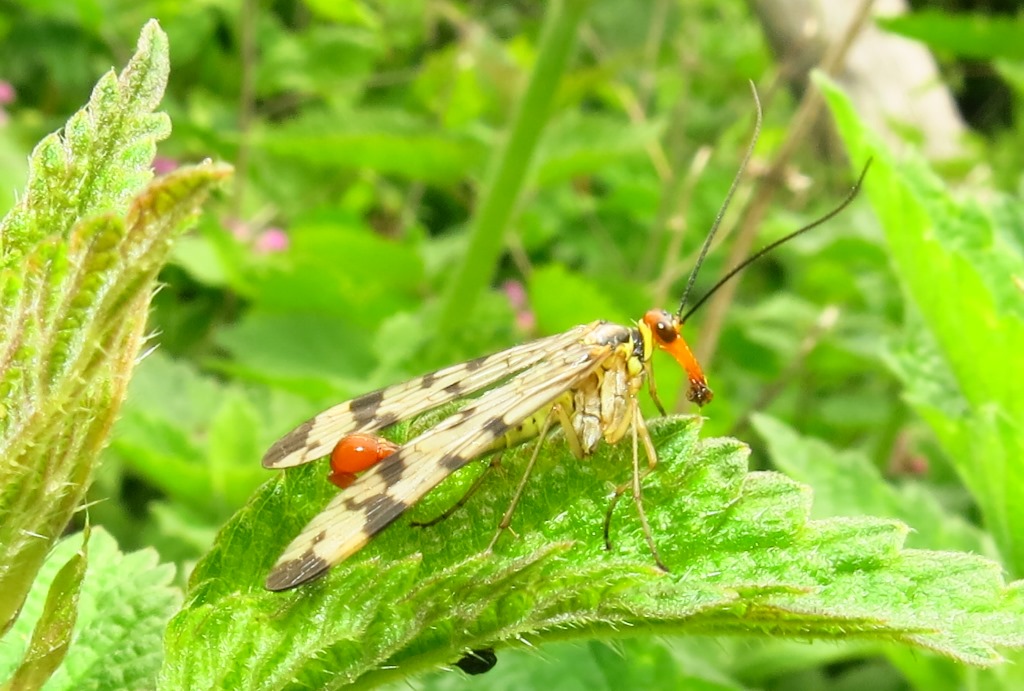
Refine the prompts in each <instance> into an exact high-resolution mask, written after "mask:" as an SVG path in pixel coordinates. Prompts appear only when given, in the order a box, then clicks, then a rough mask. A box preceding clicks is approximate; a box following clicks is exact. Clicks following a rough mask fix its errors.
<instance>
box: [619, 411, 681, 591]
mask: <svg viewBox="0 0 1024 691" xmlns="http://www.w3.org/2000/svg"><path fill="white" fill-rule="evenodd" d="M630 427H631V428H632V432H633V477H632V479H631V480H630V481H628V482H624V483H623V484H621V485H619V486H618V487H616V488H615V493H614V495H612V500H611V502H609V504H608V511H607V513H605V515H604V548H605V549H606V550H611V548H612V539H611V526H612V513H614V511H615V507H616V505H617V504H618V503H619V498H620V497H621V496H622V495H623V494H625V493H626V492H627V491H630V490H632V494H633V500H634V502H635V503H636V509H637V513H638V514H639V515H640V525H641V526H643V529H644V537H645V538H646V539H647V546H648V547H650V549H651V554H652V555H653V556H654V562H655V563H656V564H657V565H658V568H659V569H661V570H662V571H665V572H667V571H668V567H666V566H665V563H664V562H663V561H662V560H661V555H660V554H659V553H658V546H657V545H656V544H655V543H654V535H653V533H652V532H651V526H650V524H649V523H648V522H647V514H646V512H645V511H644V504H643V498H642V495H641V491H640V486H641V484H642V483H643V480H644V478H646V477H647V475H648V474H649V473H650V472H651V471H652V470H654V467H655V466H656V465H657V463H658V456H657V453H656V452H655V450H654V442H653V441H652V440H651V433H650V431H649V430H648V429H647V424H646V423H645V422H644V418H643V415H641V414H640V407H639V406H638V405H636V404H635V402H634V405H633V424H632V425H631V426H630ZM641 441H642V442H643V445H644V451H645V452H646V453H647V469H646V470H644V471H643V473H641V472H640V454H639V451H640V448H639V442H641Z"/></svg>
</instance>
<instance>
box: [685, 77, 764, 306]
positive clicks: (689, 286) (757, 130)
mask: <svg viewBox="0 0 1024 691" xmlns="http://www.w3.org/2000/svg"><path fill="white" fill-rule="evenodd" d="M750 91H751V93H752V94H754V106H755V108H756V109H757V119H756V120H755V121H754V135H753V136H752V137H751V138H750V144H749V145H748V146H747V153H746V154H744V155H743V161H742V162H741V163H740V168H739V170H737V171H736V176H735V177H734V178H733V179H732V185H730V186H729V191H728V192H727V193H726V195H725V200H724V201H723V202H722V206H721V208H719V209H718V215H717V216H715V222H714V223H712V224H711V230H709V231H708V236H707V237H706V238H704V244H703V245H702V246H701V248H700V254H699V255H697V262H696V263H695V264H694V265H693V271H691V272H690V280H688V281H687V282H686V289H685V290H684V291H683V299H682V300H680V301H679V309H678V310H676V315H680V314H682V313H683V310H684V309H686V298H688V297H689V296H690V291H691V290H693V284H694V282H695V281H696V280H697V273H698V272H699V271H700V265H701V264H703V263H704V257H706V256H707V254H708V250H710V249H711V241H712V240H714V239H715V234H716V233H717V232H718V227H719V226H720V225H722V218H723V217H724V216H725V212H726V211H727V210H728V209H729V203H730V202H732V198H733V195H734V194H736V188H737V187H739V185H740V180H742V179H743V173H744V172H746V170H747V163H749V162H750V157H751V156H752V155H753V153H754V147H755V146H757V139H758V137H760V136H761V99H759V98H758V97H757V87H755V86H754V82H750ZM684 321H685V320H684Z"/></svg>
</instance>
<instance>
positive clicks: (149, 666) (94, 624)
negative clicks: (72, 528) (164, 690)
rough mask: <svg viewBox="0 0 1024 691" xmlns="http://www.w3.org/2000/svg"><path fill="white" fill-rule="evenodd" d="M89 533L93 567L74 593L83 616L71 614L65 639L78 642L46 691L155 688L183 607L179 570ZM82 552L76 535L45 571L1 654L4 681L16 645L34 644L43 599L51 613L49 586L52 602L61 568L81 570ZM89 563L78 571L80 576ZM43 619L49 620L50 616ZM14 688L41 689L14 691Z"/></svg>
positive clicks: (0, 674)
mask: <svg viewBox="0 0 1024 691" xmlns="http://www.w3.org/2000/svg"><path fill="white" fill-rule="evenodd" d="M90 532H91V536H90V538H89V567H88V569H87V570H85V571H84V578H82V577H81V574H79V576H78V577H79V579H80V583H79V586H78V589H77V591H76V593H75V595H76V599H77V602H76V605H77V607H76V609H77V617H76V616H75V615H74V611H73V610H70V609H68V610H67V611H66V612H65V614H64V617H65V618H64V625H65V628H64V630H63V631H62V632H61V633H62V634H63V635H64V636H65V637H66V638H68V639H70V640H71V646H70V648H69V649H68V650H67V656H66V658H65V659H64V662H63V664H62V665H61V666H60V668H59V669H57V670H56V673H55V674H54V675H53V677H52V678H51V679H50V680H49V681H48V682H47V686H46V688H48V689H69V690H70V689H85V688H92V689H115V688H116V689H143V688H152V685H153V679H154V678H155V676H156V673H157V669H158V668H159V666H160V661H161V657H162V651H161V647H160V636H161V633H162V631H163V628H164V626H165V624H166V622H167V619H168V617H170V616H171V614H172V613H173V612H174V610H175V608H176V607H177V606H178V604H179V603H180V601H181V593H180V591H179V590H178V589H176V588H174V587H173V586H172V585H171V581H172V579H173V578H174V568H173V567H172V566H169V565H167V564H160V563H158V560H157V554H156V552H155V551H153V550H143V551H141V552H134V553H132V554H123V553H122V552H120V551H119V550H118V547H117V544H116V543H115V542H114V539H113V538H112V537H111V536H110V535H109V534H108V533H107V532H106V531H104V530H103V529H102V528H93V529H92V530H91V531H90ZM82 551H83V546H82V536H81V535H75V536H72V537H70V538H68V539H66V540H63V541H61V542H60V543H58V544H57V546H56V547H55V548H54V550H53V554H52V555H51V556H50V557H49V558H48V559H47V560H46V563H45V564H44V565H43V567H42V568H41V569H40V571H39V579H38V581H37V582H36V584H35V585H34V586H33V588H32V592H31V593H30V595H29V597H28V599H27V600H26V602H25V609H24V613H23V614H22V616H21V617H20V618H19V619H18V621H17V623H16V624H15V625H14V628H13V630H12V631H11V633H10V636H9V638H8V639H7V640H8V641H10V642H11V643H12V644H11V645H4V646H2V647H0V653H2V654H0V677H3V676H6V673H7V672H9V671H10V670H11V669H13V667H14V666H15V665H16V664H17V663H18V660H19V658H20V656H21V653H22V646H19V645H17V644H15V641H19V640H23V639H24V638H27V632H28V631H30V630H31V629H30V627H31V626H32V623H33V622H34V621H35V620H37V619H39V621H40V622H43V621H44V619H40V614H41V610H42V609H43V599H44V597H46V599H47V602H46V605H47V607H48V606H49V597H47V596H46V590H47V587H48V586H49V589H50V591H51V596H50V597H52V591H54V589H55V588H58V587H63V586H60V581H61V579H62V577H64V574H65V571H67V570H68V567H67V566H65V567H60V565H61V564H62V563H64V562H67V563H68V564H72V563H74V560H75V558H76V557H78V558H80V557H81V556H82ZM80 561H81V562H82V563H84V560H80ZM82 563H80V564H79V565H78V566H76V570H81V567H82ZM58 568H60V571H59V572H58V571H57V569H58ZM55 573H56V576H55ZM51 581H52V582H53V585H50V582H51ZM42 614H43V616H44V617H45V616H46V612H45V611H43V612H42ZM36 628H37V630H38V628H39V625H37V627H36ZM15 680H17V677H15V678H14V679H13V680H12V681H15ZM14 688H35V687H26V686H18V685H17V684H14Z"/></svg>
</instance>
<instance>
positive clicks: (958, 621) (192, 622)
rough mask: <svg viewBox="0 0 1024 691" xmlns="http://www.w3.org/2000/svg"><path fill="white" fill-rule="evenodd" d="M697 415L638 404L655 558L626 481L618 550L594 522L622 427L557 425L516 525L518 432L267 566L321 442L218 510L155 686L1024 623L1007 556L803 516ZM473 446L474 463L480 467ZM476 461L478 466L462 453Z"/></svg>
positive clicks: (964, 639) (989, 646)
mask: <svg viewBox="0 0 1024 691" xmlns="http://www.w3.org/2000/svg"><path fill="white" fill-rule="evenodd" d="M698 428H699V422H698V421H697V420H696V419H694V418H679V419H674V420H670V421H667V422H658V423H656V424H653V425H652V434H653V435H654V437H655V440H656V442H657V446H658V449H659V452H660V463H659V465H658V467H657V469H656V470H655V471H654V472H653V473H652V474H651V475H650V476H649V477H648V478H647V479H646V481H645V483H644V486H643V499H644V506H645V508H646V511H647V515H648V518H649V519H650V522H651V527H652V529H653V532H654V535H655V539H656V540H657V542H658V546H659V549H660V551H661V556H662V558H663V559H664V561H665V563H666V564H667V565H668V567H669V569H670V573H663V572H661V571H659V570H658V569H656V568H655V566H654V561H653V559H652V558H651V554H650V552H649V550H648V549H647V546H646V543H645V541H644V537H643V531H642V529H641V525H640V522H639V520H638V518H637V513H636V509H635V507H634V506H633V503H632V502H631V501H629V500H628V497H627V498H626V500H624V501H622V502H620V503H619V505H618V507H617V509H616V511H615V513H614V516H613V519H612V529H611V535H612V539H613V548H612V550H611V551H610V552H609V551H605V550H604V548H603V539H602V522H603V519H604V515H605V511H606V509H607V506H608V497H609V492H610V488H611V487H613V486H614V485H615V484H618V483H620V482H622V481H623V480H625V479H626V478H628V477H629V473H630V466H631V460H630V459H631V453H632V452H631V449H630V448H629V447H630V445H629V443H628V442H627V443H622V444H618V445H616V446H614V447H604V448H603V449H602V450H601V451H599V452H598V453H597V454H596V455H595V456H594V457H592V458H591V459H590V460H589V461H586V462H581V461H579V460H576V459H575V458H572V457H571V455H570V454H569V453H568V452H567V450H566V448H565V445H564V442H562V441H560V440H559V439H557V438H556V439H552V440H549V441H548V442H547V443H546V445H545V447H544V448H543V449H542V450H541V453H540V456H539V458H538V461H537V468H536V469H535V471H534V473H533V474H532V475H531V477H530V481H529V483H528V484H527V486H526V491H525V493H524V495H523V498H522V501H521V503H520V505H519V507H518V509H517V510H516V513H515V515H514V516H513V519H512V525H511V530H510V531H508V533H507V534H505V535H504V536H503V537H502V538H501V540H499V542H498V544H497V546H496V548H495V552H494V553H493V554H489V553H485V552H482V550H483V549H484V547H485V546H486V545H487V544H488V542H489V540H490V538H491V536H492V535H493V534H494V530H495V528H496V526H497V524H498V522H499V520H500V518H501V515H502V513H503V512H504V510H505V508H506V507H507V505H508V501H509V499H510V497H511V494H512V491H513V489H514V486H515V484H516V480H517V478H518V477H519V473H520V472H521V471H522V469H523V466H524V464H525V463H526V461H527V458H528V454H529V453H531V452H532V446H531V445H526V446H524V447H521V448H518V449H515V450H511V451H508V452H506V453H505V455H504V457H503V461H502V465H501V467H500V469H499V470H496V471H493V472H492V476H491V477H489V478H487V479H486V480H485V482H484V484H483V486H482V489H481V490H480V491H479V492H478V493H477V494H476V495H474V497H473V498H472V499H471V500H470V501H469V502H468V503H467V504H466V505H465V506H464V507H462V508H461V509H459V510H458V511H457V512H456V513H455V514H454V515H453V516H451V517H450V518H448V519H447V520H445V521H443V522H442V523H440V524H438V525H436V526H433V527H428V528H416V527H412V526H410V525H409V522H410V520H420V521H423V520H426V519H429V518H432V517H434V516H436V515H437V514H438V513H439V512H440V511H442V510H443V509H444V508H446V507H447V506H450V505H451V503H452V502H454V501H455V500H456V499H457V498H458V497H459V496H460V494H461V492H462V491H464V488H465V485H466V483H467V482H469V481H471V479H472V478H471V477H461V476H463V475H465V473H457V474H456V476H455V477H454V478H453V479H452V481H446V482H445V483H443V484H442V485H441V486H440V487H439V488H438V489H437V490H435V491H434V492H432V493H431V494H430V495H428V497H427V498H426V501H424V502H422V503H421V504H420V505H417V506H416V507H414V508H413V509H412V510H411V511H409V512H407V513H408V514H410V515H408V516H403V517H401V518H400V519H399V520H398V521H396V523H395V524H394V525H392V526H391V527H389V528H387V529H385V530H384V531H383V532H381V533H380V534H379V535H377V536H376V537H375V538H374V539H373V540H372V541H371V542H370V544H369V545H368V546H367V547H365V548H364V549H363V550H362V551H360V552H358V553H357V554H355V555H354V556H353V557H351V558H350V559H348V560H347V561H345V562H343V563H342V564H339V565H338V566H335V567H334V568H332V569H331V570H330V571H329V572H328V573H327V575H326V576H325V577H324V578H322V579H320V580H318V581H314V582H312V583H309V584H307V585H304V586H301V587H299V588H297V589H295V590H293V591H290V592H285V593H269V592H267V591H265V590H264V588H263V581H264V579H265V577H266V574H267V572H268V571H269V569H270V567H271V566H272V564H273V563H274V561H275V560H276V558H277V556H278V555H279V553H280V551H281V549H282V548H283V547H284V545H285V544H286V543H287V542H288V541H290V540H291V539H292V537H294V536H295V534H296V533H297V532H298V531H299V530H300V529H301V528H302V526H303V525H304V524H305V523H306V521H308V520H309V519H310V518H311V517H312V516H313V515H314V514H315V513H317V512H318V511H319V510H320V509H321V508H322V507H323V504H324V503H325V501H327V500H328V498H329V497H330V496H331V495H332V494H333V492H334V491H335V490H334V488H333V486H332V485H330V483H328V482H327V481H326V473H327V469H326V467H325V464H318V463H311V464H308V465H306V466H303V467H301V468H296V469H293V470H289V471H288V472H287V473H284V474H282V475H281V476H279V477H278V478H276V479H273V480H271V481H270V482H268V483H267V484H266V485H265V486H264V487H263V489H262V490H261V491H260V492H258V493H257V495H256V496H255V497H254V498H253V499H252V500H251V501H250V503H249V505H248V506H247V507H246V508H245V509H243V510H242V511H241V512H239V513H238V514H237V515H236V517H235V518H234V519H233V520H232V521H231V522H230V523H229V524H228V525H227V526H226V527H225V528H224V529H223V531H222V532H221V534H220V536H219V537H218V539H217V543H216V545H215V546H214V549H213V551H212V552H211V553H210V554H209V555H208V556H207V557H206V558H205V559H204V560H203V561H202V562H200V564H199V565H198V566H197V568H196V570H195V572H194V573H193V576H192V581H191V587H190V591H191V592H190V598H189V604H188V606H187V607H186V609H185V610H183V611H182V612H181V613H180V614H179V615H178V616H177V617H175V619H174V620H173V621H172V622H171V624H170V626H169V627H168V630H167V637H166V639H165V644H166V652H167V658H166V663H165V666H164V669H163V673H162V677H161V685H162V687H163V688H181V687H182V686H183V685H188V686H189V687H190V688H194V689H203V688H241V687H244V688H249V687H252V688H263V689H276V688H283V687H286V686H290V685H292V684H293V683H296V682H298V683H299V684H300V685H304V686H310V687H317V688H338V687H340V686H343V685H345V684H348V683H358V684H361V685H365V686H370V685H374V684H379V683H383V682H385V681H394V680H398V679H401V678H406V677H409V676H411V675H414V674H416V673H418V672H422V671H425V670H428V669H431V668H437V667H443V666H451V665H452V664H454V662H455V661H457V660H459V659H460V658H461V657H462V656H463V655H464V654H466V653H467V652H468V651H470V650H479V649H482V648H488V647H497V648H498V654H499V656H500V654H501V649H502V648H503V647H508V646H522V645H527V644H528V645H537V644H539V643H542V642H544V641H549V640H559V639H585V638H614V637H623V636H636V635H649V634H651V633H661V634H684V633H690V634H696V633H700V634H710V635H720V634H726V633H730V634H735V633H742V634H749V635H762V636H763V635H774V636H792V637H797V638H800V639H804V640H806V639H808V638H825V639H834V638H839V637H842V638H862V639H874V640H882V641H892V642H897V643H901V644H904V645H908V644H909V645H913V646H917V647H921V648H927V649H930V650H934V651H937V652H940V653H942V654H944V655H947V656H949V657H952V658H954V659H957V660H960V661H963V662H969V663H972V664H978V665H990V664H993V663H994V662H996V661H998V660H999V659H1001V658H1000V657H999V655H998V653H997V652H996V651H995V650H994V646H998V645H1017V646H1019V645H1022V644H1024V635H1022V634H1021V631H1024V597H1022V592H1021V588H1020V585H1019V584H1014V585H1012V586H1007V585H1006V584H1005V583H1004V582H1003V580H1002V579H1001V577H1000V570H999V567H998V566H997V565H996V564H994V563H992V562H990V561H988V560H985V559H982V558H979V557H976V556H973V555H968V554H957V553H946V552H928V551H920V550H908V549H904V548H903V541H904V538H905V537H906V534H907V528H906V526H904V525H903V524H901V523H899V522H897V521H893V520H886V519H875V518H843V519H829V520H810V519H809V517H808V515H809V509H810V492H809V490H808V489H807V488H806V487H804V486H802V485H799V484H797V483H795V482H793V481H791V480H789V479H788V478H786V477H785V476H782V475H779V474H777V473H748V472H747V451H746V447H744V446H743V445H742V444H740V443H739V442H736V441H734V440H728V439H712V440H699V439H698ZM485 465H487V462H486V461H483V462H482V463H478V464H476V467H475V468H473V470H472V471H471V473H472V472H479V469H480V466H485ZM471 467H472V466H471Z"/></svg>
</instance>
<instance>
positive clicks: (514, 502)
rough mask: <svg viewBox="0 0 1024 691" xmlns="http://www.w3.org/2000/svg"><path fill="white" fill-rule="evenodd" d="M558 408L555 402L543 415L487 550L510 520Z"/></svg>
mask: <svg viewBox="0 0 1024 691" xmlns="http://www.w3.org/2000/svg"><path fill="white" fill-rule="evenodd" d="M559 410H561V405H560V404H557V403H556V404H555V405H553V406H551V410H550V411H548V414H547V415H546V416H545V417H544V424H543V425H541V428H540V433H539V434H538V435H537V444H536V445H535V446H534V447H533V453H532V454H530V462H529V463H527V464H526V470H524V471H523V479H522V480H520V481H519V486H518V487H516V493H515V495H514V496H513V497H512V503H511V504H509V506H508V510H506V511H505V515H504V516H502V517H501V523H499V524H498V530H497V531H496V532H495V533H494V537H493V538H491V544H489V545H487V551H488V552H490V551H491V550H492V549H494V544H495V543H496V542H497V541H498V538H499V537H501V534H502V533H503V532H505V529H506V528H508V526H509V524H510V523H511V522H512V513H513V512H514V511H515V510H516V505H517V504H518V503H519V499H520V498H521V497H522V496H523V490H525V489H526V481H527V480H528V479H529V478H530V473H531V472H532V471H533V466H534V464H536V462H537V456H539V455H540V447H541V446H542V445H543V444H544V438H545V437H547V435H548V430H549V429H551V420H552V419H553V418H555V417H557V416H558V412H557V411H559Z"/></svg>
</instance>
